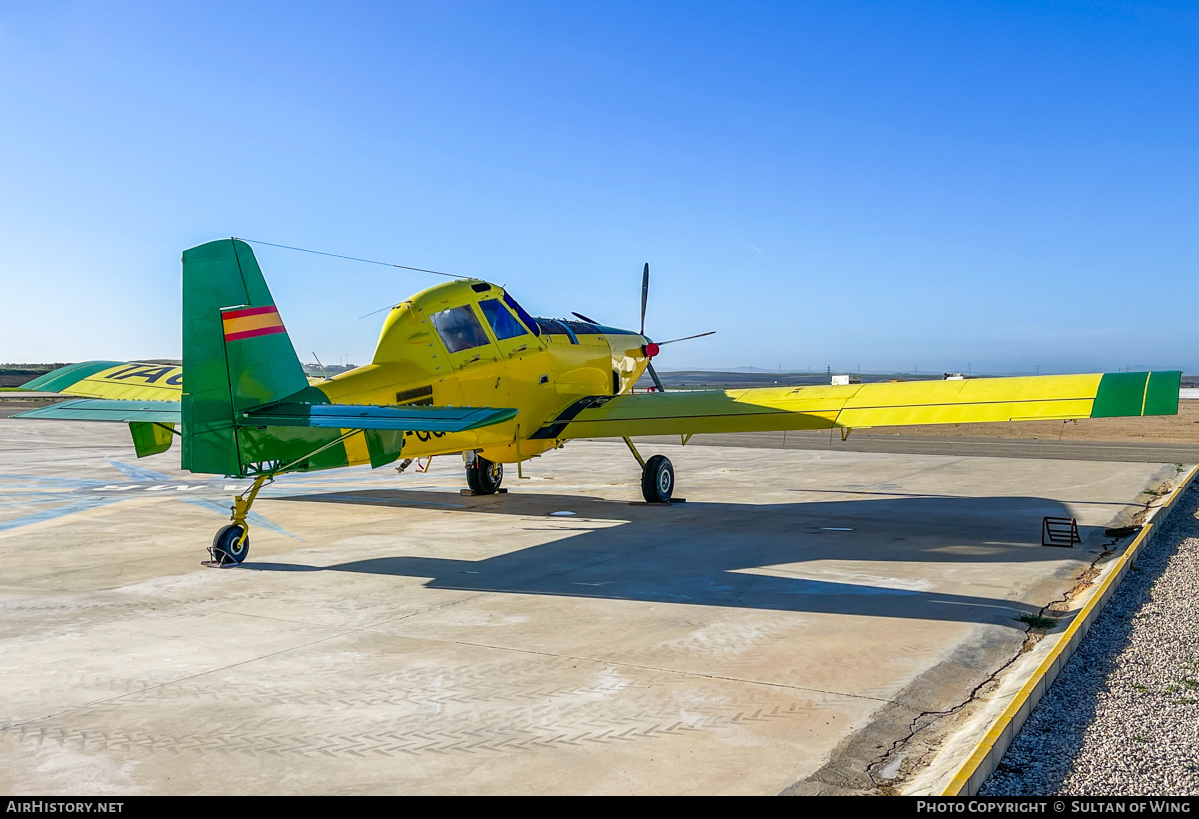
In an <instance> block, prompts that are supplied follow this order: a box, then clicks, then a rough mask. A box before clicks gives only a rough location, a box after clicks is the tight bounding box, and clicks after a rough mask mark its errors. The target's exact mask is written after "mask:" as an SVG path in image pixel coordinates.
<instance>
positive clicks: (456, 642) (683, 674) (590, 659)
mask: <svg viewBox="0 0 1199 819" xmlns="http://www.w3.org/2000/svg"><path fill="white" fill-rule="evenodd" d="M420 639H423V640H434V641H435V642H448V643H453V644H454V645H459V646H473V647H475V648H490V649H494V650H496V651H512V652H516V653H518V654H532V655H536V656H538V657H553V658H555V659H559V660H573V661H575V662H580V663H592V664H594V665H604V666H619V667H621V668H635V669H637V670H639V671H654V672H657V673H660V674H677V675H679V676H680V677H698V678H701V679H705V680H722V681H725V682H736V683H745V684H746V685H759V686H762V687H764V688H782V689H786V690H788V691H803V692H805V693H808V694H830V695H832V696H836V697H848V698H851V699H855V700H869V701H871V702H881V703H888V704H893V701H892V700H889V699H887V698H885V697H870V696H867V695H865V694H851V693H849V692H846V691H829V690H826V689H823V688H807V687H805V686H802V685H788V684H786V683H775V682H766V681H764V680H750V679H746V678H744V677H729V676H725V675H723V674H704V673H702V672H699V671H683V670H679V669H677V668H662V667H660V666H653V665H643V664H641V663H625V662H621V661H619V660H607V659H597V658H595V657H579V656H576V655H574V654H558V653H556V652H553V651H534V650H532V649H528V648H513V647H512V646H497V645H491V644H489V643H473V642H470V641H469V640H437V639H436V638H433V637H422V638H420Z"/></svg>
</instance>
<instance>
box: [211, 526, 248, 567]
mask: <svg viewBox="0 0 1199 819" xmlns="http://www.w3.org/2000/svg"><path fill="white" fill-rule="evenodd" d="M242 531H243V529H242V528H241V527H240V526H238V525H237V524H236V523H230V524H229V525H227V526H222V527H221V528H220V529H218V530H217V533H216V537H214V538H213V539H212V559H213V560H215V561H216V562H217V563H219V564H221V565H222V566H224V565H227V564H229V563H241V562H242V561H243V560H245V559H246V556H247V555H248V554H250V536H249V535H246V539H245V540H244V541H242V543H241V544H240V545H238V541H239V540H241V533H242Z"/></svg>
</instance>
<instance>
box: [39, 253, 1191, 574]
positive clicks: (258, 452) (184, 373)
mask: <svg viewBox="0 0 1199 819" xmlns="http://www.w3.org/2000/svg"><path fill="white" fill-rule="evenodd" d="M648 290H649V265H648V264H647V265H646V266H645V268H644V270H643V274H642V291H641V293H642V298H641V328H640V329H639V330H638V331H637V332H633V331H631V330H621V329H617V328H615V327H607V326H604V325H602V324H599V323H597V322H595V321H592V320H591V319H589V318H587V317H586V316H583V315H581V314H577V313H576V314H574V315H575V316H576V317H577V318H578V319H579V320H577V321H576V320H564V319H544V318H535V317H533V316H531V315H529V314H528V313H527V312H526V311H525V310H524V309H523V308H522V307H521V306H520V304H519V303H518V302H517V301H516V300H515V299H514V298H513V297H512V296H510V295H509V294H508V293H507V292H505V290H504V289H503V288H502V287H499V286H497V285H495V284H490V283H488V282H485V281H480V280H476V279H462V280H458V281H452V282H446V283H444V284H439V285H437V286H434V287H430V288H429V289H427V290H424V291H422V292H421V293H418V294H416V295H415V296H412V297H411V298H409V299H407V300H406V301H403V302H401V303H399V304H397V305H395V306H394V307H393V308H391V310H390V313H389V314H388V316H387V318H386V320H385V321H384V324H383V330H382V332H381V333H380V336H379V342H378V346H377V348H376V350H375V354H374V358H373V359H372V361H371V363H370V364H367V365H365V366H363V367H358V368H356V369H353V370H350V371H348V372H344V373H341V374H339V375H336V376H334V377H333V378H330V379H327V380H323V381H317V382H315V383H310V382H309V379H308V378H307V377H306V376H305V374H304V371H303V368H302V367H301V364H300V360H299V358H298V357H297V356H296V353H295V349H294V348H293V346H292V343H291V340H290V339H289V338H288V335H287V331H286V329H285V328H284V325H283V320H282V318H281V317H280V314H279V311H278V309H277V308H276V306H275V303H274V300H273V299H272V297H271V293H270V290H268V289H267V286H266V281H265V280H264V278H263V276H262V271H261V270H260V269H259V267H258V262H257V260H256V259H255V257H254V252H253V251H252V250H251V248H250V246H249V245H248V244H246V243H245V242H244V241H242V240H239V239H222V240H218V241H214V242H208V243H206V244H203V245H200V246H198V247H194V248H191V249H190V250H186V251H184V253H183V366H182V367H181V368H179V367H168V366H160V365H151V364H138V363H130V362H116V361H91V362H86V363H83V364H75V365H72V366H69V367H65V368H62V369H60V370H55V371H53V372H51V373H49V374H47V375H45V376H42V377H41V378H38V379H36V380H34V381H31V382H29V383H28V384H26V385H25V389H30V390H42V391H51V392H58V393H62V394H63V395H68V396H75V397H76V400H70V401H66V402H63V403H60V404H54V405H51V406H48V407H43V408H40V409H36V410H32V411H30V412H25V413H22V414H20V415H19V416H17V417H21V418H45V419H60V420H87V421H109V422H113V421H116V422H123V423H128V424H129V428H130V431H131V433H132V437H133V443H134V446H135V449H136V451H137V454H138V456H139V457H142V456H146V455H153V454H158V453H161V452H165V451H166V450H167V449H168V448H169V447H170V446H171V443H172V441H173V440H174V438H175V437H176V436H178V437H179V438H180V441H181V445H182V446H181V449H182V466H183V468H184V469H185V470H188V471H191V472H195V473H205V474H215V475H226V476H230V477H237V478H249V479H252V481H253V482H252V484H251V485H250V487H249V488H248V489H246V490H245V491H244V492H243V493H241V494H240V495H238V496H237V497H236V498H235V499H234V503H233V509H232V519H231V522H230V523H229V524H228V525H226V526H224V527H222V528H221V529H220V531H218V532H217V534H216V536H215V538H214V541H213V544H212V548H211V553H212V556H213V560H214V562H215V563H217V564H228V563H240V562H242V561H243V560H245V558H246V555H247V554H248V551H249V529H248V525H247V523H246V516H247V514H248V513H249V511H250V507H251V505H252V504H253V502H254V498H255V497H256V496H257V494H258V491H259V490H260V489H261V488H262V486H263V485H264V484H265V483H267V482H269V481H270V480H272V479H273V478H274V477H276V476H278V475H281V474H285V473H289V472H307V471H312V470H318V469H336V468H338V467H345V466H353V465H358V464H370V465H371V466H372V467H381V466H385V465H387V464H390V463H392V462H394V461H396V460H397V459H398V458H400V457H401V456H403V457H404V458H424V457H432V456H436V455H448V454H458V453H461V455H462V457H463V461H464V463H465V468H466V480H467V484H468V485H469V487H470V489H471V490H473V491H474V492H475V493H477V494H484V495H486V494H492V493H494V492H496V491H497V490H498V489H499V487H500V483H501V481H502V480H503V476H504V464H519V463H520V462H521V461H523V460H525V459H527V458H530V457H533V456H536V455H540V454H541V453H543V452H545V451H546V450H549V449H554V448H557V447H561V446H562V445H563V444H564V443H565V442H567V441H569V440H571V439H576V438H596V437H614V438H622V439H624V441H625V442H626V444H627V445H628V447H629V450H630V452H631V453H632V455H633V457H634V458H636V461H637V463H638V464H640V467H641V472H642V476H641V490H642V495H643V496H644V498H645V500H646V501H647V502H650V503H669V502H670V499H671V496H672V494H673V492H674V486H675V476H674V469H673V467H672V465H671V463H670V461H669V460H668V459H667V458H665V457H664V456H662V455H654V456H653V457H650V458H642V456H641V454H640V453H639V452H638V451H637V448H636V447H635V446H634V445H633V442H632V437H633V436H641V435H664V434H677V435H681V436H683V440H684V441H685V440H686V439H687V438H688V437H689V436H691V435H693V434H697V433H727V432H751V431H765V430H802V429H808V430H811V429H831V428H833V427H838V428H841V429H842V432H843V434H846V433H847V431H848V430H849V429H853V428H859V429H860V428H867V427H883V426H899V425H908V424H941V423H944V424H959V423H973V422H981V421H1017V420H1045V419H1063V420H1065V419H1072V418H1098V417H1113V416H1128V415H1169V414H1174V413H1176V412H1177V411H1178V390H1179V383H1180V378H1181V373H1179V372H1152V373H1108V374H1091V375H1058V376H1035V377H1021V378H980V379H969V380H957V381H923V382H899V383H875V384H846V385H827V386H805V387H773V388H763V389H741V390H696V391H672V392H666V391H665V390H663V389H662V385H661V381H660V380H659V379H658V376H657V373H655V372H654V370H653V365H652V363H651V360H652V359H653V357H654V356H655V355H657V353H658V350H659V347H660V346H662V345H663V344H668V343H671V342H658V343H655V342H654V341H653V340H652V339H650V338H649V337H648V336H646V335H645V311H646V300H647V295H648ZM704 335H706V334H704ZM674 340H675V341H681V340H683V339H674ZM647 371H648V373H649V375H650V377H651V378H652V379H653V380H654V382H655V383H656V384H657V387H658V391H656V392H648V393H636V394H634V393H633V392H632V389H633V385H634V384H635V383H637V381H638V379H639V378H640V377H641V376H642V374H643V373H645V372H647Z"/></svg>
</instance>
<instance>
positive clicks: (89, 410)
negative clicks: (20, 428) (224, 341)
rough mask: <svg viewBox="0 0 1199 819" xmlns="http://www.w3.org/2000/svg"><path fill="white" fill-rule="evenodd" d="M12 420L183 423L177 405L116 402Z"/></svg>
mask: <svg viewBox="0 0 1199 819" xmlns="http://www.w3.org/2000/svg"><path fill="white" fill-rule="evenodd" d="M13 417H14V418H42V419H46V420H51V421H146V422H149V423H157V424H178V423H180V421H181V418H180V409H179V402H178V401H114V400H111V399H106V398H84V399H80V400H78V401H63V402H62V403H61V404H51V405H50V406H48V407H38V408H37V409H35V410H29V411H28V412H20V413H17V414H16V415H14V416H13Z"/></svg>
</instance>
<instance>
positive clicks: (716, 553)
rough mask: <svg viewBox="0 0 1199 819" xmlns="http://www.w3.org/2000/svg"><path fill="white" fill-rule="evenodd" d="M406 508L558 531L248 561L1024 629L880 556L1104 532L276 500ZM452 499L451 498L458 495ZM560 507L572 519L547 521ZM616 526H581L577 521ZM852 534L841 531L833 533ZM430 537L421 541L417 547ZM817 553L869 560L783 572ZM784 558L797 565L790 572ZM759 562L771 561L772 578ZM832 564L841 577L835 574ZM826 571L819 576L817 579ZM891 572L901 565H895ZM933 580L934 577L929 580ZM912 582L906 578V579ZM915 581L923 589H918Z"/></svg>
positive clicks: (1092, 542) (399, 501)
mask: <svg viewBox="0 0 1199 819" xmlns="http://www.w3.org/2000/svg"><path fill="white" fill-rule="evenodd" d="M284 499H286V500H292V501H306V502H314V501H315V502H322V503H338V504H341V503H348V504H367V505H375V506H387V507H397V508H404V507H408V508H411V507H413V506H414V505H416V506H419V507H420V508H428V507H437V506H441V507H446V506H455V507H459V508H460V510H461V512H462V513H465V514H491V515H519V516H525V517H526V520H525V524H526V525H525V527H524V528H527V529H545V530H547V531H558V532H561V533H562V536H561V537H559V538H556V539H554V540H552V541H550V542H547V543H542V544H539V545H535V546H529V547H527V548H523V549H518V550H516V551H512V552H507V553H504V554H497V555H493V556H491V557H487V558H484V559H481V560H456V559H448V558H438V557H417V556H394V557H383V558H371V559H367V560H358V561H349V562H345V563H339V564H335V565H331V566H309V565H302V564H286V563H268V562H256V561H254V560H253V559H251V560H250V561H248V562H246V563H245V564H243V567H244V568H248V569H253V570H260V571H300V572H305V571H336V572H361V573H367V574H376V575H394V576H406V577H414V578H429V580H428V582H427V583H426V584H425V585H426V586H427V587H428V588H435V589H454V590H460V591H479V592H484V591H486V592H504V593H511V594H533V595H558V596H569V597H588V598H601V599H612V600H638V601H643V602H655V603H678V604H688V605H704V606H728V607H736V608H747V609H768V610H778V611H792V612H801V611H802V612H820V613H837V614H858V615H870V616H886V617H904V618H916V619H928V620H946V621H962V622H984V623H1001V624H1005V625H1011V626H1013V627H1016V628H1023V625H1022V624H1020V623H1017V622H1015V621H1014V619H1013V618H1014V617H1016V616H1018V615H1020V614H1025V613H1036V612H1038V611H1039V610H1040V606H1042V605H1045V604H1047V603H1049V602H1050V601H1049V600H1045V601H1042V602H1040V603H1038V604H1026V603H1021V602H1018V601H1014V600H1008V599H1004V598H1003V597H1002V596H995V597H987V596H969V595H960V594H947V593H942V592H938V591H933V590H931V589H932V587H933V585H934V584H933V583H932V582H927V583H921V582H920V580H921V579H920V578H911V577H908V578H906V579H898V578H890V577H888V573H887V568H886V564H887V563H888V562H911V561H917V562H927V563H933V564H946V563H956V564H960V565H962V566H963V567H967V566H970V565H977V564H979V563H984V564H986V563H1020V562H1043V561H1060V560H1063V559H1065V558H1076V559H1083V560H1088V561H1089V560H1091V559H1093V557H1094V555H1095V554H1096V553H1097V551H1098V549H1097V547H1098V546H1099V544H1101V543H1103V542H1104V541H1105V540H1106V538H1105V537H1104V536H1103V532H1102V529H1101V527H1091V526H1080V527H1079V529H1080V534H1081V535H1082V538H1083V544H1082V546H1076V547H1074V548H1073V549H1063V548H1051V547H1042V546H1041V545H1040V539H1039V538H1040V525H1041V518H1042V516H1045V515H1056V516H1064V517H1068V516H1069V511H1068V510H1067V508H1066V507H1065V506H1063V505H1062V504H1061V503H1059V502H1058V501H1054V500H1047V499H1044V498H1030V497H1005V498H961V497H947V496H933V497H928V496H915V497H904V498H887V499H870V500H845V501H828V502H817V503H794V504H767V505H760V506H759V505H750V504H737V503H687V504H679V505H675V506H671V507H669V508H664V507H645V506H640V507H638V506H630V505H628V504H627V503H626V502H617V501H612V500H604V499H598V498H594V497H588V496H582V495H553V494H542V493H538V494H533V493H530V494H526V495H523V496H522V495H521V494H518V493H515V492H514V493H511V494H508V495H503V496H491V497H486V498H459V496H456V495H451V494H449V493H446V492H421V491H413V490H376V491H355V492H347V493H337V492H334V493H328V494H307V495H294V496H291V497H289V498H278V500H284ZM459 501H461V503H459ZM553 510H572V511H574V512H575V513H576V515H577V517H572V518H555V517H547V515H548V512H549V511H553ZM588 519H590V520H606V521H619V522H622V523H625V524H626V525H623V526H606V527H603V528H589V527H587V526H582V525H580V522H581V521H586V520H588ZM844 528H851V529H852V530H853V531H838V529H844ZM427 545H428V544H427ZM822 560H836V561H871V563H870V564H868V565H865V566H863V567H862V568H861V571H855V569H856V567H854V566H853V565H852V564H850V565H849V566H848V568H847V567H846V564H845V563H841V564H838V565H837V566H836V567H835V569H834V570H829V569H827V567H826V569H824V570H815V571H812V572H810V573H809V574H811V575H815V577H813V576H808V577H803V576H794V575H793V576H787V570H788V565H789V564H790V568H791V570H793V571H795V570H796V569H798V570H800V571H802V567H803V565H804V564H808V563H812V562H815V561H822ZM794 564H799V565H798V566H796V565H794ZM764 567H780V568H779V569H778V570H776V571H774V572H773V573H771V574H764V573H757V572H755V570H759V571H760V570H762V569H763V568H764ZM837 571H839V572H840V574H839V576H838V574H836V572H837ZM820 574H825V575H826V576H827V577H828V578H829V579H819V575H820ZM900 574H902V573H900ZM934 579H935V578H934ZM913 580H915V581H916V582H915V583H913V582H912V581H913ZM921 586H923V587H924V588H921Z"/></svg>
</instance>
